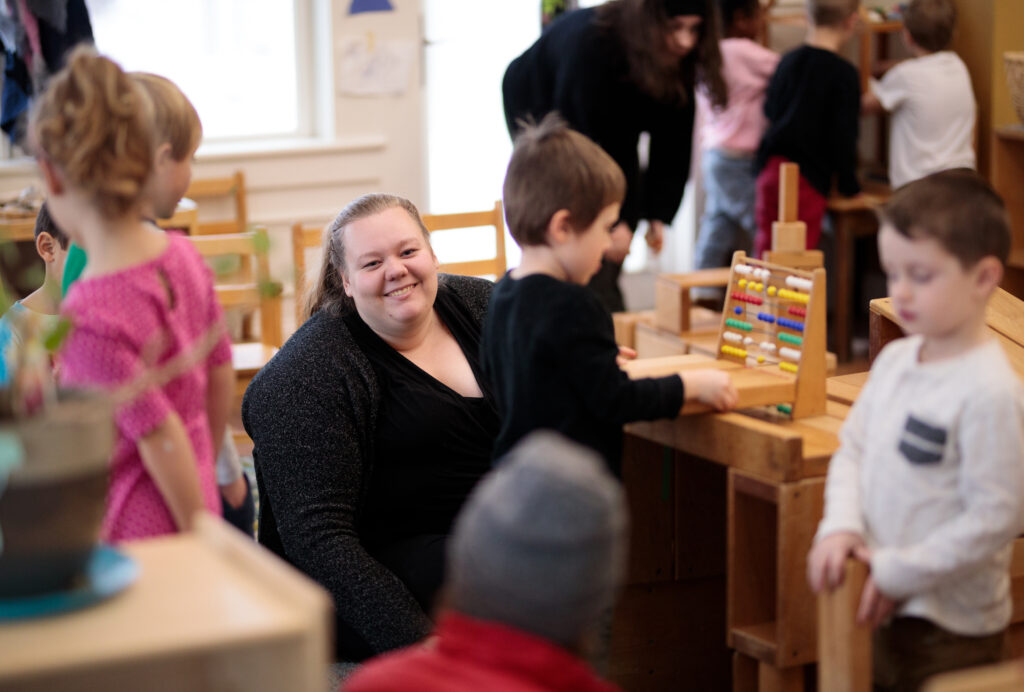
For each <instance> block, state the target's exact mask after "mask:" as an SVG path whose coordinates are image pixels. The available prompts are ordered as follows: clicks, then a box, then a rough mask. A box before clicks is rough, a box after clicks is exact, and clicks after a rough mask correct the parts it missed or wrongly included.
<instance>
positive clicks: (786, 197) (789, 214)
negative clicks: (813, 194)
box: [779, 163, 800, 222]
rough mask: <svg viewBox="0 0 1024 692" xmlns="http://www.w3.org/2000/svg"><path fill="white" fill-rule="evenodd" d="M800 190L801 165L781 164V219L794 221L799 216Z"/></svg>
mask: <svg viewBox="0 0 1024 692" xmlns="http://www.w3.org/2000/svg"><path fill="white" fill-rule="evenodd" d="M799 192H800V166H798V165H797V164H795V163H784V164H781V165H780V166H779V221H783V222H792V221H796V220H797V218H798V211H799V199H798V195H799Z"/></svg>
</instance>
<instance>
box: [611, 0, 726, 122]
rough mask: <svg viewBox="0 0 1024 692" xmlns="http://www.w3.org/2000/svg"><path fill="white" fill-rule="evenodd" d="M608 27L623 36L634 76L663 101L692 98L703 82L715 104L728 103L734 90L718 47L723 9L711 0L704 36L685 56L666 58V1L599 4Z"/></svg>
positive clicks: (624, 0) (703, 25)
mask: <svg viewBox="0 0 1024 692" xmlns="http://www.w3.org/2000/svg"><path fill="white" fill-rule="evenodd" d="M596 11H597V17H598V21H599V22H600V24H601V26H602V28H603V29H604V30H605V31H609V32H612V33H614V34H615V35H617V36H618V37H619V39H620V40H621V41H622V43H623V45H624V47H625V50H626V58H627V60H628V61H629V74H630V79H631V80H632V81H633V83H634V84H637V85H639V87H640V89H641V90H642V91H644V92H645V93H647V94H650V95H651V96H652V97H654V98H655V99H657V100H659V101H665V102H673V101H674V102H679V103H686V102H687V101H689V99H690V93H691V92H692V91H693V89H694V88H695V87H696V85H697V83H698V82H700V83H701V84H702V85H703V86H704V88H705V89H707V92H708V94H709V97H710V99H711V103H712V104H713V105H714V106H715V107H719V108H720V107H724V106H725V104H726V102H727V101H728V89H727V88H726V86H725V80H724V79H723V78H722V55H721V53H719V51H718V39H719V38H721V31H720V30H719V27H718V16H717V15H718V13H717V12H715V11H714V8H712V7H711V6H710V3H709V2H708V0H705V12H704V14H703V18H704V21H703V22H702V23H701V27H700V38H699V39H698V41H697V45H696V46H695V47H694V49H693V51H692V52H691V53H690V54H689V55H687V56H686V57H685V58H682V59H680V60H668V59H666V55H665V52H666V48H665V36H666V34H667V33H668V30H669V19H670V17H669V16H668V14H667V13H666V12H665V3H664V0H610V1H609V2H607V3H605V4H604V5H600V6H599V7H598V8H597V10H596Z"/></svg>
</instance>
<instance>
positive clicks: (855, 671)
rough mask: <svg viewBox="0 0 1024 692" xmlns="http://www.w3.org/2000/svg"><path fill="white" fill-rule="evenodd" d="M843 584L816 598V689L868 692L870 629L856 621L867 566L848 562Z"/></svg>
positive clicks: (838, 691)
mask: <svg viewBox="0 0 1024 692" xmlns="http://www.w3.org/2000/svg"><path fill="white" fill-rule="evenodd" d="M844 575H845V576H844V578H843V583H842V584H841V585H840V586H839V587H838V588H837V589H835V590H834V591H831V592H828V591H826V592H823V593H821V594H819V595H818V689H820V690H828V691H829V692H870V691H871V627H870V626H868V625H859V624H857V622H856V618H857V606H858V604H859V603H860V596H861V592H862V591H863V590H864V582H865V581H867V576H868V567H867V565H865V564H864V563H863V562H860V561H859V560H847V562H846V566H845V571H844Z"/></svg>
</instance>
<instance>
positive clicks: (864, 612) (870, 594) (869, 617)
mask: <svg viewBox="0 0 1024 692" xmlns="http://www.w3.org/2000/svg"><path fill="white" fill-rule="evenodd" d="M895 609H896V601H894V600H893V599H891V598H889V597H888V596H886V595H885V594H884V593H882V592H881V591H880V590H879V589H878V584H876V583H875V578H874V577H872V576H871V575H868V580H867V581H866V582H864V590H863V591H862V592H861V594H860V606H859V607H858V608H857V622H858V624H861V625H865V624H870V625H871V627H873V628H874V627H878V626H879V625H881V624H882V623H883V622H885V621H886V620H887V619H888V618H889V616H890V615H892V611H894V610H895Z"/></svg>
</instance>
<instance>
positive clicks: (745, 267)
mask: <svg viewBox="0 0 1024 692" xmlns="http://www.w3.org/2000/svg"><path fill="white" fill-rule="evenodd" d="M735 270H736V273H737V274H753V273H754V268H753V267H751V266H750V265H749V264H737V265H736V267H735Z"/></svg>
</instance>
